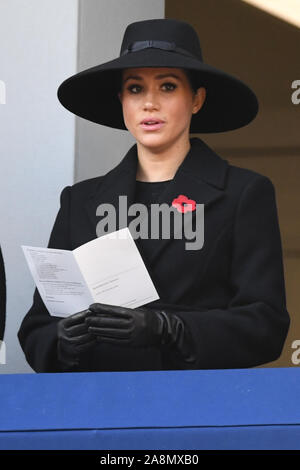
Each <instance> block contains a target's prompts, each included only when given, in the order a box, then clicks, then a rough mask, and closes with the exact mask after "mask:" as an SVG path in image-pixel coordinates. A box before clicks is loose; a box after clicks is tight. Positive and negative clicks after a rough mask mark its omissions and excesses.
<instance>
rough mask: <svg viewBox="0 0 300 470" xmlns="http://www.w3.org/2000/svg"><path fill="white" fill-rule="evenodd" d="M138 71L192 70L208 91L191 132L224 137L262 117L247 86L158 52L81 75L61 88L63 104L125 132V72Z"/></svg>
mask: <svg viewBox="0 0 300 470" xmlns="http://www.w3.org/2000/svg"><path fill="white" fill-rule="evenodd" d="M140 67H168V68H169V67H170V68H171V67H172V68H173V67H175V68H183V69H190V70H193V71H194V72H195V73H196V74H198V75H199V86H204V87H205V88H206V99H205V102H204V105H203V106H202V108H201V109H200V111H199V112H198V113H197V114H194V115H193V116H192V120H191V126H190V132H191V133H198V132H199V133H211V132H225V131H229V130H233V129H238V128H240V127H243V126H245V125H247V124H248V123H249V122H251V121H252V120H253V119H254V118H255V116H256V114H257V112H258V101H257V98H256V95H255V93H254V92H253V91H252V90H251V88H250V87H249V86H247V85H246V84H245V83H244V82H243V81H241V80H240V79H238V78H237V77H234V76H233V75H230V74H227V73H226V72H223V71H222V70H219V69H217V68H215V67H213V66H211V65H208V64H206V63H204V62H200V61H199V60H197V59H193V58H192V57H188V56H184V55H181V54H178V53H177V52H169V51H164V50H158V49H144V50H141V51H138V52H133V53H129V54H126V55H124V56H121V57H118V58H117V59H114V60H111V61H109V62H106V63H104V64H101V65H97V66H95V67H91V68H89V69H87V70H84V71H82V72H79V73H77V74H75V75H73V76H72V77H70V78H68V79H67V80H65V81H64V82H63V83H62V84H61V85H60V86H59V88H58V91H57V96H58V99H59V101H60V103H61V104H62V105H63V106H64V107H65V108H66V109H68V110H69V111H71V112H72V113H74V114H76V115H77V116H79V117H82V118H84V119H88V120H89V121H92V122H95V123H97V124H101V125H104V126H108V127H113V128H116V129H124V130H127V128H126V126H125V123H124V120H123V112H122V105H121V102H120V100H119V98H118V92H119V91H120V85H121V81H120V79H121V70H122V69H124V68H140Z"/></svg>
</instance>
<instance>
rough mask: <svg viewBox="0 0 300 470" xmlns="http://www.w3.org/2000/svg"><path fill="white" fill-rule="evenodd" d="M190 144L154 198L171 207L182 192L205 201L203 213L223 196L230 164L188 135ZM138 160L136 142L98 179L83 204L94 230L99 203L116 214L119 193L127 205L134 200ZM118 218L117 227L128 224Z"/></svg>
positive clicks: (201, 142)
mask: <svg viewBox="0 0 300 470" xmlns="http://www.w3.org/2000/svg"><path fill="white" fill-rule="evenodd" d="M190 143H191V148H190V150H189V152H188V153H187V155H186V157H185V159H184V160H183V162H182V163H181V164H180V166H179V167H178V169H177V171H176V174H175V176H174V178H173V179H172V180H171V181H170V183H169V184H168V185H167V186H166V188H165V190H163V191H162V193H161V194H160V196H159V198H157V199H156V200H155V203H156V204H162V203H167V204H169V205H170V206H171V204H172V201H173V200H174V199H175V198H177V197H178V196H179V195H180V194H183V195H185V196H187V197H188V198H189V199H193V200H194V201H196V203H197V204H204V205H205V213H206V211H207V209H208V207H209V206H210V205H211V204H212V203H213V202H215V201H216V200H218V199H220V198H222V197H223V196H224V188H225V184H226V176H227V171H228V167H229V164H228V162H227V161H226V160H224V159H223V158H221V157H220V156H219V155H217V154H216V153H215V152H214V151H213V150H212V149H211V148H210V147H208V145H207V144H205V142H203V141H202V140H201V139H199V138H196V137H195V138H191V139H190ZM137 163H138V157H137V145H136V144H134V145H133V146H132V147H131V148H130V149H129V151H128V152H127V154H126V155H125V157H124V158H123V159H122V160H121V162H120V163H119V164H118V165H117V166H116V167H114V168H113V169H112V170H111V171H109V172H108V173H107V174H106V175H105V176H103V177H101V178H100V181H99V184H98V185H97V186H96V189H95V191H94V192H93V194H92V195H91V197H90V198H89V200H88V201H87V204H86V209H87V211H88V213H89V216H90V218H91V221H92V223H93V224H94V227H95V232H96V225H97V223H98V222H99V220H100V219H99V217H97V216H96V211H97V208H98V206H99V205H100V204H105V203H106V204H112V205H113V206H114V207H115V209H116V212H117V213H118V209H119V196H121V195H126V196H127V207H130V205H131V204H133V203H134V202H135V201H134V196H135V182H136V172H137ZM195 212H196V211H194V212H193V213H192V214H194V213H195ZM118 219H119V217H117V220H116V230H119V229H122V228H124V227H126V226H127V220H126V221H125V220H124V221H122V220H118ZM161 242H162V244H164V243H167V242H168V240H161Z"/></svg>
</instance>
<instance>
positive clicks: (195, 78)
mask: <svg viewBox="0 0 300 470" xmlns="http://www.w3.org/2000/svg"><path fill="white" fill-rule="evenodd" d="M182 70H183V72H185V74H186V76H187V78H188V81H189V82H190V85H191V88H192V90H193V92H194V93H196V92H197V90H198V88H200V87H201V84H200V83H199V75H198V74H197V72H195V70H190V69H182Z"/></svg>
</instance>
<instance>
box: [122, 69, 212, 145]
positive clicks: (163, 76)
mask: <svg viewBox="0 0 300 470" xmlns="http://www.w3.org/2000/svg"><path fill="white" fill-rule="evenodd" d="M119 98H120V101H121V103H122V107H123V116H124V122H125V125H126V127H127V129H128V130H129V131H130V132H131V134H132V135H133V136H134V137H135V139H136V141H137V142H138V143H139V144H140V145H142V146H144V147H148V148H149V149H150V148H151V149H152V150H157V151H159V150H161V151H163V150H166V149H167V148H168V147H171V146H172V145H174V144H176V143H179V142H183V141H186V142H188V139H189V128H190V121H191V118H192V114H193V113H196V112H198V111H199V109H200V108H201V106H202V105H203V103H204V100H205V89H204V88H199V89H198V90H197V94H194V93H193V91H192V89H191V86H190V83H189V80H188V78H187V76H186V74H185V72H184V71H183V70H182V69H179V68H163V67H159V68H135V69H133V68H132V69H130V68H129V69H125V70H123V72H122V89H121V93H119ZM145 119H146V121H156V122H158V124H154V125H150V124H145V123H143V122H142V121H144V120H145Z"/></svg>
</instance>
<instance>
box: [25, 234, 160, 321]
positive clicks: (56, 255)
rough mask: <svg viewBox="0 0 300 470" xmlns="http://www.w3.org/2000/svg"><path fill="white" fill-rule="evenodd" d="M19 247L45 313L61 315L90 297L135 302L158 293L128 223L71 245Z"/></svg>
mask: <svg viewBox="0 0 300 470" xmlns="http://www.w3.org/2000/svg"><path fill="white" fill-rule="evenodd" d="M22 249H23V251H24V255H25V257H26V260H27V263H28V266H29V269H30V271H31V274H32V276H33V279H34V281H35V283H36V286H37V288H38V291H39V293H40V295H41V297H42V299H43V302H44V304H45V306H46V308H47V310H48V311H49V313H50V314H51V315H55V316H62V317H67V316H69V315H72V314H73V313H76V312H80V311H82V310H85V309H86V308H88V307H89V305H90V304H92V303H94V302H100V303H103V304H109V305H120V306H122V307H129V308H136V307H140V306H142V305H145V304H147V303H149V302H152V301H154V300H157V299H159V296H158V293H157V291H156V289H155V287H154V284H153V282H152V280H151V278H150V276H149V273H148V271H147V268H146V266H145V264H144V262H143V259H142V257H141V255H140V253H139V251H138V249H137V246H136V244H135V242H134V240H133V238H132V236H131V233H130V231H129V229H128V227H126V228H124V229H122V230H118V231H117V232H113V233H109V234H107V235H103V236H102V237H99V238H96V239H95V240H92V241H90V242H88V243H85V244H84V245H82V246H80V247H78V248H76V249H75V250H73V251H68V250H59V249H54V248H37V247H32V246H22Z"/></svg>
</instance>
